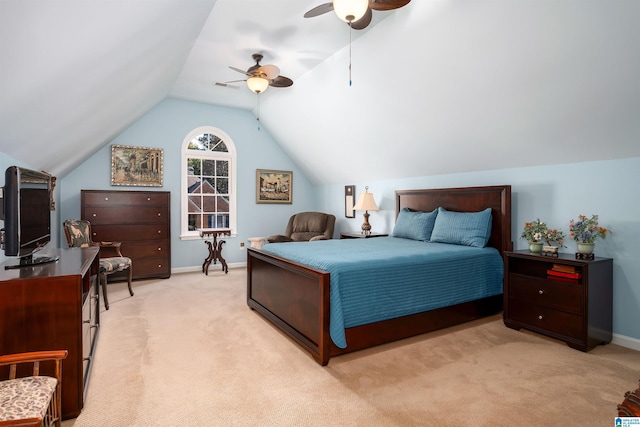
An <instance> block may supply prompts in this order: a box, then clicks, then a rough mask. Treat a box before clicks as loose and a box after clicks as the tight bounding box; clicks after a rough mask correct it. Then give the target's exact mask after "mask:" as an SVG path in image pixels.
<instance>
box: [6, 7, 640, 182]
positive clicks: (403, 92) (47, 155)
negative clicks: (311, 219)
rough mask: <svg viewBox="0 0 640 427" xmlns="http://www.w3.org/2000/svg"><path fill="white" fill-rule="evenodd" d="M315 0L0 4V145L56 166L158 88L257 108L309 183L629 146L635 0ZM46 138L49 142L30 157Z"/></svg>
mask: <svg viewBox="0 0 640 427" xmlns="http://www.w3.org/2000/svg"><path fill="white" fill-rule="evenodd" d="M320 3H322V0H320V1H313V0H270V1H263V0H217V1H215V0H164V1H139V0H128V1H125V0H93V1H89V2H78V1H73V0H30V1H24V0H2V1H0V61H1V63H0V95H1V96H0V151H2V152H4V153H6V154H8V155H10V156H12V157H14V158H16V159H20V160H23V161H25V162H28V163H30V164H34V165H43V169H46V170H49V171H51V172H52V173H55V174H58V175H64V174H65V173H66V172H68V171H70V170H72V169H73V167H75V166H76V165H77V164H79V162H81V161H83V160H84V159H85V158H87V157H88V156H90V155H91V154H92V153H94V152H95V151H97V150H98V149H100V148H101V147H103V146H104V145H105V144H107V143H108V142H109V141H110V140H111V139H112V138H113V137H114V136H115V135H117V134H118V133H119V132H121V131H122V130H123V129H125V128H126V127H127V126H128V125H130V124H131V123H133V122H135V120H137V119H138V118H139V117H140V116H141V115H143V114H144V113H145V112H147V111H148V110H149V109H151V108H153V107H154V106H155V105H156V104H157V103H158V102H160V101H162V100H163V99H165V98H166V97H167V96H171V97H177V98H181V99H188V100H195V101H198V102H207V103H212V104H219V105H225V106H230V107H238V108H245V109H251V110H254V111H255V107H256V97H255V95H253V94H252V93H250V92H249V91H248V90H247V89H246V87H243V86H242V85H241V86H240V87H239V89H236V90H234V89H228V88H220V87H216V86H214V85H213V83H214V82H216V81H228V80H233V79H242V78H243V76H242V75H241V74H239V73H236V72H234V71H233V70H230V69H229V66H230V65H231V66H234V67H238V68H242V69H245V68H248V67H249V66H251V65H253V64H252V60H251V54H252V53H256V52H259V53H263V54H264V56H265V59H264V60H263V62H262V63H263V64H276V65H277V66H279V67H280V69H281V73H282V74H283V75H286V76H288V77H291V78H292V79H293V80H294V82H295V83H294V85H293V86H292V87H290V88H283V89H279V88H273V89H269V90H268V91H267V92H265V93H264V94H262V95H261V104H260V105H261V108H260V120H261V122H262V124H263V128H265V129H267V130H268V131H269V132H270V133H271V134H272V135H273V136H274V137H275V139H276V140H277V141H278V142H279V143H280V144H281V145H282V147H283V148H284V150H286V151H287V152H288V153H289V154H290V155H291V157H292V158H293V159H294V160H295V161H296V162H297V163H298V164H299V165H300V167H301V168H302V169H303V170H304V171H305V172H306V173H307V174H308V175H309V177H310V178H311V179H312V180H313V181H314V182H317V183H340V182H351V181H352V180H353V179H354V177H356V178H357V179H358V180H370V179H393V178H403V177H413V176H424V175H431V174H442V173H452V172H464V171H476V170H489V169H497V168H505V167H506V168H508V167H522V166H532V165H543V164H558V163H570V162H578V161H589V160H598V159H614V158H624V157H636V156H640V143H638V137H639V136H640V121H639V120H637V118H638V117H639V116H640V83H639V80H638V78H637V76H638V75H640V30H639V28H640V26H638V25H637V24H638V22H640V2H638V1H634V0H581V1H574V0H558V1H539V0H517V1H516V0H514V1H508V0H475V1H471V0H470V1H458V0H428V1H427V0H413V1H412V2H411V3H410V4H409V5H407V6H405V7H404V8H402V9H399V10H396V11H393V12H374V18H375V19H374V22H373V24H372V25H371V26H370V27H369V28H367V29H366V30H364V31H354V32H353V33H352V36H353V43H352V45H351V62H352V78H353V86H351V87H350V86H349V84H348V81H349V74H348V67H349V51H350V49H349V29H348V27H346V25H345V24H344V23H341V22H340V21H338V19H337V18H336V17H335V16H333V14H326V15H323V16H319V17H315V18H312V19H304V18H302V15H303V14H304V12H306V11H307V10H309V9H311V8H312V7H314V6H317V5H318V4H320ZM43 147H46V150H44V149H42V148H43Z"/></svg>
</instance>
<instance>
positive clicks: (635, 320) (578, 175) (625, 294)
mask: <svg viewBox="0 0 640 427" xmlns="http://www.w3.org/2000/svg"><path fill="white" fill-rule="evenodd" d="M354 178H357V177H354ZM639 182H640V158H632V159H623V160H611V161H600V162H589V163H573V164H565V165H557V166H541V167H531V168H519V169H501V170H494V171H486V172H474V173H460V174H452V175H440V176H425V177H421V178H411V179H400V180H390V181H379V182H358V181H357V179H354V181H353V182H345V183H344V184H343V185H330V186H324V187H322V188H321V190H320V191H321V196H320V197H319V198H320V199H321V200H322V201H323V204H324V206H325V210H326V211H329V212H332V213H334V214H335V215H336V217H337V218H338V219H337V221H336V229H337V232H340V231H359V228H360V225H361V224H362V222H363V218H362V214H361V213H357V215H356V218H354V219H347V218H345V216H344V200H343V199H344V197H343V194H344V185H352V184H355V185H356V193H357V194H360V192H362V191H363V190H364V187H365V185H368V186H369V191H370V192H372V193H373V194H374V196H375V199H376V202H377V203H378V205H379V207H380V211H378V212H370V214H371V216H370V218H369V222H370V223H371V225H372V229H373V231H377V232H389V233H390V232H391V231H392V230H393V223H394V210H395V201H394V191H395V190H406V189H417V188H444V187H466V186H480V185H500V184H510V185H511V186H512V188H511V190H512V231H511V233H512V237H513V241H514V248H515V249H526V248H527V247H528V246H527V243H526V241H523V240H521V239H519V236H520V233H522V229H523V225H524V222H525V221H530V220H533V219H535V218H537V217H540V218H541V219H542V220H543V221H545V222H546V223H547V224H548V225H549V226H552V227H559V228H561V229H563V230H564V231H565V234H567V235H568V231H569V220H570V219H572V218H574V219H575V218H576V217H577V216H578V215H579V214H585V215H591V214H598V215H599V216H600V224H601V225H603V226H605V227H607V228H611V229H612V230H613V232H612V234H611V235H609V236H608V237H607V238H606V239H605V240H602V239H600V240H598V241H597V243H596V255H598V256H603V257H611V258H613V259H614V272H613V275H614V277H613V298H614V303H613V308H614V315H613V330H614V333H615V334H619V335H623V336H626V337H630V338H634V339H636V340H640V262H638V254H640V197H639V196H640V190H638V187H637V186H638V183H639ZM566 246H568V247H567V248H566V249H563V251H565V252H568V253H574V252H575V251H576V245H575V242H573V241H572V240H571V241H568V242H567V243H566ZM638 344H640V341H638Z"/></svg>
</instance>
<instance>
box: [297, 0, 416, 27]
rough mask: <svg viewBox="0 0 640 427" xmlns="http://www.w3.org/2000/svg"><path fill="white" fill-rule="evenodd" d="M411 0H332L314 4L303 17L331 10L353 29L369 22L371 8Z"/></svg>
mask: <svg viewBox="0 0 640 427" xmlns="http://www.w3.org/2000/svg"><path fill="white" fill-rule="evenodd" d="M410 1H411V0H334V1H333V2H329V3H325V4H321V5H320V6H316V7H314V8H313V9H311V10H310V11H308V12H307V13H305V14H304V17H305V18H313V17H314V16H318V15H323V14H325V13H327V12H331V11H332V10H333V11H334V12H335V13H336V15H338V18H340V19H341V20H343V21H344V22H346V23H347V24H349V26H350V27H351V28H353V29H354V30H362V29H364V28H367V26H368V25H369V24H370V23H371V18H372V17H373V13H372V12H371V10H372V9H373V10H393V9H399V8H401V7H402V6H406V5H407V4H409V2H410Z"/></svg>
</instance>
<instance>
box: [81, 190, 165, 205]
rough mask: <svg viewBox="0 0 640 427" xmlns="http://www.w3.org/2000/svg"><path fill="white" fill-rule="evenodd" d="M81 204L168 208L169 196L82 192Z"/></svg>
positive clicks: (124, 192) (163, 193) (159, 193)
mask: <svg viewBox="0 0 640 427" xmlns="http://www.w3.org/2000/svg"><path fill="white" fill-rule="evenodd" d="M82 196H83V204H84V205H85V207H86V206H89V205H96V206H109V205H136V206H145V205H146V206H168V205H169V195H168V193H165V192H151V191H150V192H142V193H136V192H132V191H122V192H103V191H97V192H92V191H83V193H82Z"/></svg>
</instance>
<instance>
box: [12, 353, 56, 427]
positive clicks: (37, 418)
mask: <svg viewBox="0 0 640 427" xmlns="http://www.w3.org/2000/svg"><path fill="white" fill-rule="evenodd" d="M68 354H69V352H68V351H67V350H53V351H32V352H28V353H18V354H7V355H4V356H0V366H9V378H8V379H6V380H2V379H0V425H3V426H4V425H11V426H23V427H28V426H33V427H39V426H42V427H50V426H53V425H56V426H57V427H60V426H61V425H62V400H61V397H60V392H61V390H60V389H61V388H62V360H63V359H65V358H66V357H67V355H68ZM41 363H42V364H43V366H44V365H45V364H46V363H53V364H54V366H55V368H54V375H53V376H47V375H40V364H41ZM25 365H26V367H28V368H29V367H30V371H29V372H28V373H30V374H31V376H22V375H21V374H18V373H17V372H19V371H20V372H21V373H22V371H21V367H22V366H25ZM25 375H26V373H25Z"/></svg>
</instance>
